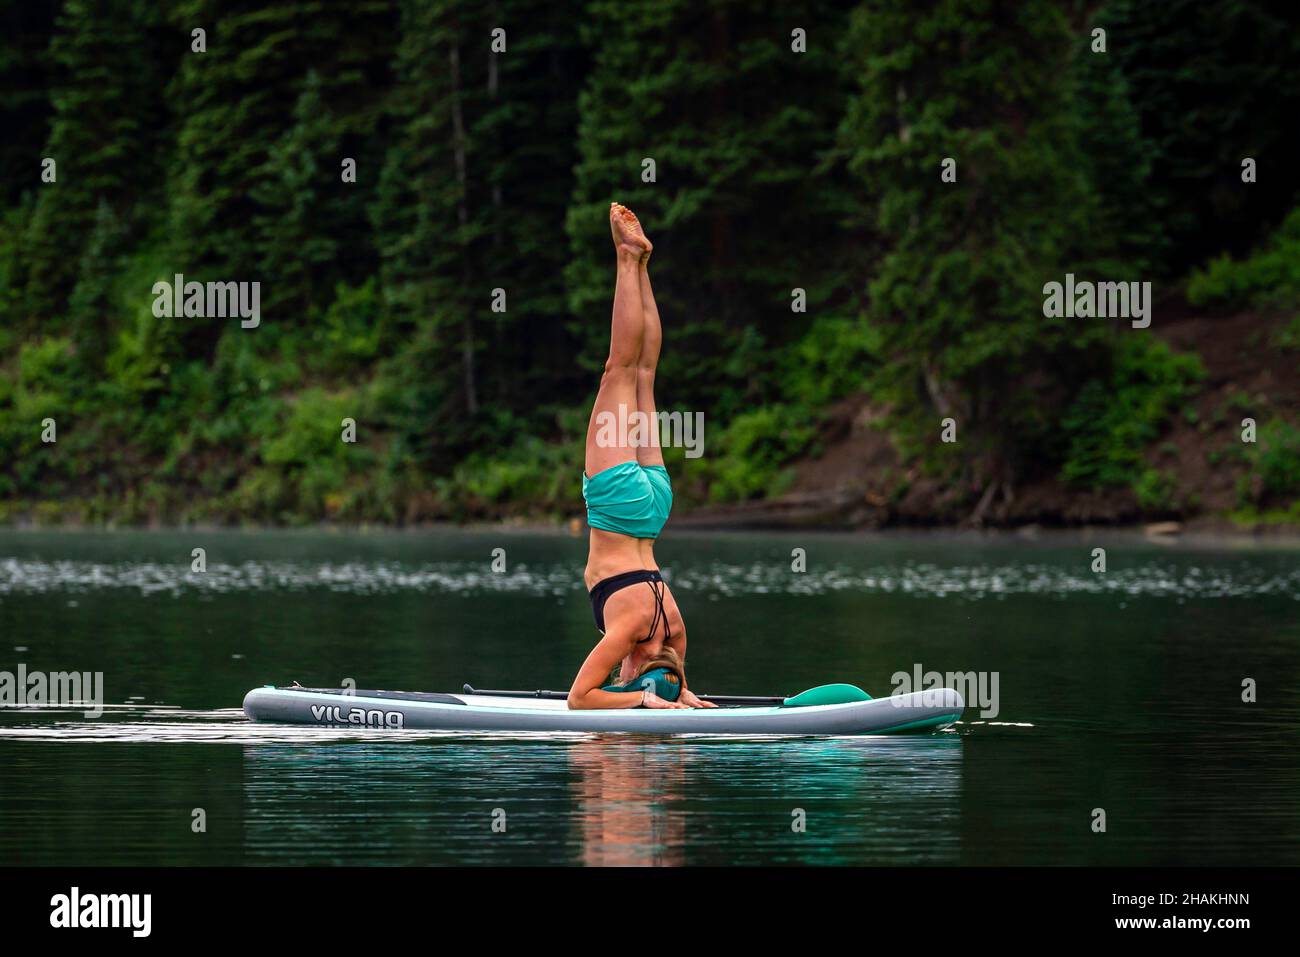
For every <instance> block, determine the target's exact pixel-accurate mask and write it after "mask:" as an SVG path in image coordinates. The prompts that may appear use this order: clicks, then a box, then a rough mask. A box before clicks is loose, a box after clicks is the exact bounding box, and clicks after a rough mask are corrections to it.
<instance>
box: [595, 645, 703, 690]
mask: <svg viewBox="0 0 1300 957" xmlns="http://www.w3.org/2000/svg"><path fill="white" fill-rule="evenodd" d="M655 668H667V669H668V670H669V671H671V672H674V673H675V674H676V675H677V678H678V680H679V681H681V683H682V684H685V683H686V666H685V665H683V664H682V656H681V655H679V654H678V653H677V650H676V649H675V648H669V647H668V646H667V645H664V646H663V647H662V648H661V649H659V653H658V654H657V655H655V656H654V657H652V658H648V659H646V661H644V662H643V663H642V665H641V667H640V668H638V669H637V671H636V674H634V675H633V676H632V677H631V678H630V679H629V680H628V681H626V682H625V681H623V663H622V662H619V663H618V664H617V665H615V666H614V670H613V671H611V672H610V673H609V683H610V684H630V683H631V682H633V681H636V679H637V678H640V677H641V676H642V675H644V674H645V673H646V672H647V671H653V670H654V669H655Z"/></svg>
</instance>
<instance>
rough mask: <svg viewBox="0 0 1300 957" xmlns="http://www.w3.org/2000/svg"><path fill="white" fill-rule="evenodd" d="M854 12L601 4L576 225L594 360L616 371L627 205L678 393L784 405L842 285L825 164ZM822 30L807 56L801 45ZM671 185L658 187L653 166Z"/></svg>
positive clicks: (579, 297)
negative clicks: (637, 227)
mask: <svg viewBox="0 0 1300 957" xmlns="http://www.w3.org/2000/svg"><path fill="white" fill-rule="evenodd" d="M842 24H843V19H842V17H841V15H840V14H838V13H837V12H836V5H834V4H830V3H819V2H804V3H797V4H781V5H779V6H764V5H761V4H760V5H755V4H753V3H748V2H733V0H710V2H708V3H704V4H701V3H700V2H698V0H667V2H642V3H624V2H614V0H592V2H590V3H589V4H588V7H587V16H586V17H585V18H584V22H583V35H584V38H585V40H586V42H587V43H588V44H589V45H590V46H591V48H592V57H593V64H592V69H591V73H590V75H589V77H588V79H587V85H586V88H585V90H584V91H583V94H582V98H581V100H580V106H579V108H580V111H581V119H580V126H579V146H580V150H581V157H582V158H581V162H580V163H579V166H578V170H577V177H578V183H577V187H576V194H575V197H574V201H573V204H572V209H571V210H570V214H569V219H568V230H569V238H570V242H571V244H572V249H573V262H572V263H571V265H570V266H569V268H568V270H567V273H566V275H567V277H568V280H569V286H570V303H571V306H572V309H573V312H574V313H575V314H576V317H577V319H576V324H575V329H576V331H577V333H578V334H579V335H580V336H581V342H582V350H581V352H580V354H579V359H580V361H582V362H583V363H584V364H585V365H586V367H587V368H589V369H596V368H599V365H600V363H602V362H603V361H604V357H605V350H606V341H607V336H608V326H607V323H606V321H605V317H606V316H607V315H608V312H609V303H610V284H611V277H612V275H613V266H612V262H613V261H612V253H611V250H610V248H609V239H608V232H609V230H608V225H607V218H608V215H609V204H610V202H611V201H617V202H621V203H623V204H625V205H627V206H630V207H631V208H632V209H634V210H635V211H636V212H637V214H638V215H639V216H640V217H641V220H642V222H643V223H644V224H645V226H646V230H647V233H648V235H649V236H650V238H651V239H652V240H653V241H654V243H655V244H656V254H655V262H654V265H653V266H652V270H653V271H654V277H655V294H656V298H657V299H658V300H659V306H660V311H661V313H662V315H663V319H664V323H665V349H664V354H663V357H662V359H661V366H660V368H661V372H662V374H661V376H660V382H661V383H662V386H661V387H662V389H663V390H664V391H665V395H666V396H670V397H671V398H670V399H669V400H668V401H675V402H682V403H690V404H693V405H697V406H703V407H705V408H710V409H714V410H717V411H720V412H722V413H723V414H724V415H726V414H731V413H735V412H737V411H739V410H740V409H741V408H743V407H745V406H748V405H751V404H752V403H753V402H755V401H770V400H771V399H772V398H773V390H774V389H775V387H776V383H775V381H774V380H773V378H772V377H771V376H770V375H768V374H767V373H768V372H769V371H770V369H771V366H772V359H773V357H774V355H775V354H776V350H777V348H778V347H779V346H780V345H782V344H786V343H790V342H792V341H794V340H796V339H797V338H798V336H799V335H801V334H802V333H803V332H804V331H805V330H806V329H807V322H808V316H807V315H800V314H794V313H792V312H791V308H790V303H791V290H793V289H795V288H804V289H809V290H810V292H811V294H812V298H813V300H814V302H813V311H814V312H815V310H816V307H817V306H818V305H819V304H821V303H822V302H824V301H826V299H827V298H829V297H830V296H831V295H832V294H833V293H834V292H835V290H834V287H833V285H828V284H826V283H825V282H824V279H825V277H826V276H827V275H828V274H829V273H830V272H831V270H832V268H833V266H834V262H835V259H836V257H837V255H839V252H840V251H839V249H837V240H838V239H839V237H837V236H835V235H833V233H832V228H831V224H833V223H834V222H835V219H836V213H835V210H836V209H837V208H842V203H841V202H840V200H842V198H843V196H842V194H841V193H838V192H836V191H835V189H834V187H833V182H832V180H831V179H830V177H829V176H828V175H825V174H824V173H823V172H822V160H823V159H824V158H825V155H826V154H827V153H828V152H829V151H830V150H831V149H832V148H833V147H834V127H835V122H836V120H837V119H838V117H839V115H840V113H841V111H842V108H843V105H844V98H843V96H842V95H841V91H842V84H841V83H840V81H839V73H838V64H837V61H836V55H837V49H836V48H837V43H838V40H839V37H840V35H841V33H842ZM796 29H803V30H805V31H806V32H807V33H808V39H807V44H808V45H807V52H806V53H798V52H795V50H793V49H792V46H793V44H794V37H793V36H792V34H793V32H794V31H795V30H796ZM647 158H648V159H652V160H653V161H654V162H655V164H656V175H657V181H656V182H653V183H647V182H643V181H642V176H643V161H644V160H646V159H647Z"/></svg>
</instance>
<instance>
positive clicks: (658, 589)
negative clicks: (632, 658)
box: [637, 578, 673, 645]
mask: <svg viewBox="0 0 1300 957" xmlns="http://www.w3.org/2000/svg"><path fill="white" fill-rule="evenodd" d="M646 584H647V585H649V586H650V591H651V593H652V594H653V595H654V596H655V616H654V619H653V620H652V621H651V622H650V633H649V634H648V635H646V636H645V637H644V638H642V639H641V641H638V642H637V644H638V645H639V644H641V643H642V642H646V641H649V640H650V639H651V638H653V637H654V636H655V632H656V631H658V630H659V619H661V618H662V619H663V622H664V642H665V643H666V642H668V641H670V640H671V639H672V637H673V633H672V629H671V628H669V627H668V611H667V609H665V608H664V587H665V586H664V580H663V579H662V578H660V579H659V580H658V581H648V582H646Z"/></svg>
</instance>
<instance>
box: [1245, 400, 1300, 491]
mask: <svg viewBox="0 0 1300 957" xmlns="http://www.w3.org/2000/svg"><path fill="white" fill-rule="evenodd" d="M1250 458H1251V460H1252V470H1251V471H1252V473H1253V474H1254V475H1257V476H1258V477H1259V495H1258V498H1259V500H1260V501H1263V502H1269V501H1272V502H1282V503H1285V502H1286V501H1287V500H1288V499H1292V498H1295V497H1296V496H1297V495H1300V427H1297V426H1296V425H1293V424H1292V423H1290V422H1286V421H1283V420H1281V419H1273V420H1270V421H1268V422H1265V423H1264V424H1263V425H1262V426H1260V429H1259V436H1258V442H1256V443H1255V448H1254V449H1253V450H1252V454H1251V456H1250Z"/></svg>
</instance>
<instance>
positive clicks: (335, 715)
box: [244, 685, 965, 735]
mask: <svg viewBox="0 0 1300 957" xmlns="http://www.w3.org/2000/svg"><path fill="white" fill-rule="evenodd" d="M723 700H725V699H723ZM776 700H777V702H778V703H774V704H769V705H762V706H752V705H747V706H741V707H719V708H692V709H689V710H682V709H665V710H659V709H652V708H628V709H622V710H597V711H571V710H569V707H568V705H567V703H566V702H565V701H564V699H563V697H557V698H544V697H533V696H532V695H529V696H528V697H522V696H520V697H506V696H504V695H493V694H423V693H418V692H407V691H351V692H350V691H346V690H341V689H333V688H275V687H271V686H268V687H265V688H254V689H253V690H252V691H250V692H249V693H248V694H247V695H246V696H245V697H244V713H245V714H247V715H248V716H249V717H250V718H252V719H253V720H254V721H277V722H285V723H289V724H314V725H343V726H352V727H371V728H416V729H426V730H443V731H626V732H639V733H645V734H834V735H853V734H897V733H900V732H907V731H935V730H938V729H940V728H944V727H947V726H948V725H950V724H952V723H953V722H954V721H956V720H957V719H958V718H959V717H961V712H962V708H963V707H965V704H964V702H963V701H962V697H961V695H960V694H958V693H957V692H956V691H953V690H951V689H948V688H939V689H934V690H929V691H917V692H913V693H911V694H905V695H893V696H891V697H888V698H870V697H868V696H867V695H866V694H865V693H864V692H862V691H860V690H858V689H857V688H854V687H853V686H852V685H827V686H824V687H823V688H814V689H812V690H810V691H805V692H804V693H803V694H800V695H796V696H794V697H792V698H786V699H784V700H783V701H782V700H780V699H776Z"/></svg>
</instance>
